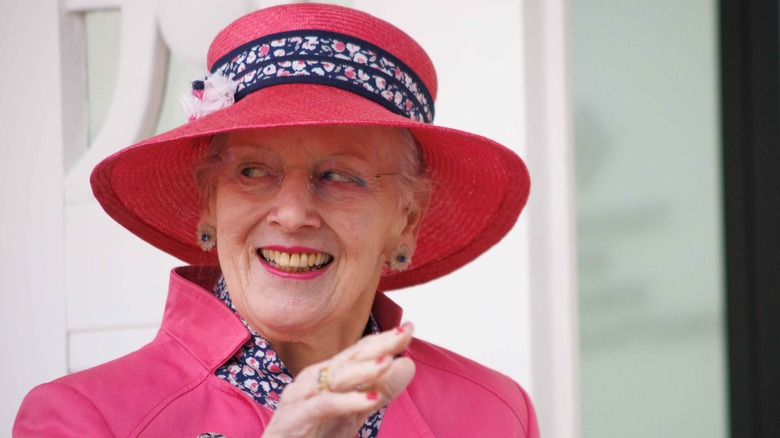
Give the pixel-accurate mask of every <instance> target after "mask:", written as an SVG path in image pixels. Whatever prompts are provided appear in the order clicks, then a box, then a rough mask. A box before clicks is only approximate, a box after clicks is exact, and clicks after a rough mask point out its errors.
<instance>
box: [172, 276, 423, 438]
mask: <svg viewBox="0 0 780 438" xmlns="http://www.w3.org/2000/svg"><path fill="white" fill-rule="evenodd" d="M220 275H221V271H220V269H219V267H218V266H183V267H180V268H176V269H174V270H172V271H171V279H170V286H169V293H168V301H167V303H166V304H165V312H164V314H163V322H162V327H161V329H160V330H161V331H164V332H166V333H168V334H169V335H170V336H171V337H173V338H174V339H176V341H178V342H179V343H180V344H181V345H182V346H183V347H184V348H186V349H187V351H189V352H190V353H191V354H192V355H193V357H195V358H196V359H197V360H198V361H199V362H200V363H201V364H203V366H204V367H206V368H207V369H208V370H209V371H210V372H212V373H213V372H214V370H216V369H217V368H218V367H219V366H220V365H222V364H223V363H225V362H226V361H227V360H228V359H229V358H230V356H232V355H233V354H234V353H235V352H236V351H238V349H239V348H241V346H242V345H243V344H244V343H245V342H246V341H247V340H248V339H249V337H250V334H249V331H248V330H247V329H246V327H245V326H244V324H243V323H242V322H241V320H240V319H239V318H238V317H237V316H236V315H235V314H234V313H233V312H232V311H231V310H230V309H228V308H227V306H225V304H224V303H223V302H222V301H220V300H219V299H218V298H217V297H215V296H214V295H213V294H212V293H211V290H212V289H213V288H214V285H216V283H217V280H218V279H219V276H220ZM371 311H372V313H373V315H374V318H375V319H376V321H377V323H378V324H379V326H380V327H381V328H382V329H383V330H388V329H391V328H394V327H398V325H400V323H401V318H402V317H403V311H402V309H401V307H400V306H398V305H397V304H396V303H394V302H393V301H392V300H390V299H389V298H387V297H386V296H385V294H384V293H381V292H379V293H377V294H376V297H375V299H374V304H373V307H372V309H371ZM404 355H405V356H406V355H407V353H404ZM412 384H414V382H412ZM395 436H403V437H418V438H432V437H433V433H432V432H431V430H430V429H429V428H428V425H427V424H426V422H425V420H424V419H423V418H422V416H421V415H420V412H419V411H418V410H417V407H416V406H415V404H414V401H413V400H412V398H411V397H410V396H409V392H408V391H404V392H403V393H401V394H400V395H399V396H398V398H396V399H395V400H393V402H392V403H390V405H389V406H388V408H387V411H386V413H385V417H384V419H383V420H382V427H381V428H380V429H379V437H395Z"/></svg>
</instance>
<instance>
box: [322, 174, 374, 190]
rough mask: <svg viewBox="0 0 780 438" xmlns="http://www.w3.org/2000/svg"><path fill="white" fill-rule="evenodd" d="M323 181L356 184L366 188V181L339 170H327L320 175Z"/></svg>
mask: <svg viewBox="0 0 780 438" xmlns="http://www.w3.org/2000/svg"><path fill="white" fill-rule="evenodd" d="M320 179H321V180H323V181H328V182H334V183H345V184H356V185H358V186H360V187H366V181H365V180H363V179H362V178H360V177H358V176H355V175H352V174H350V173H347V172H342V171H339V170H327V171H325V172H322V173H321V174H320Z"/></svg>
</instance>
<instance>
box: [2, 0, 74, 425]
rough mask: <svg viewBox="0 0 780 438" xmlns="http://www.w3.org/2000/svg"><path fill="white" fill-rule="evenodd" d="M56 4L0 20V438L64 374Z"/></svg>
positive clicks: (10, 10)
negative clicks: (42, 388)
mask: <svg viewBox="0 0 780 438" xmlns="http://www.w3.org/2000/svg"><path fill="white" fill-rule="evenodd" d="M59 32H60V18H59V4H58V2H56V1H45V2H5V4H4V5H3V13H2V14H0V59H3V65H4V68H2V69H0V84H2V99H0V121H1V122H0V124H1V125H0V126H2V129H0V150H2V155H0V156H1V157H2V158H0V175H2V184H0V202H2V205H3V207H2V213H0V230H1V231H0V232H2V237H1V238H0V241H1V242H2V245H0V251H2V261H0V281H2V288H0V334H1V335H0V336H2V338H1V339H2V340H0V358H2V361H0V388H2V390H1V391H0V435H2V436H10V431H11V425H12V423H13V420H14V417H15V416H16V411H17V410H18V408H19V404H20V403H21V400H22V397H23V396H24V395H25V393H26V392H27V391H29V390H30V388H31V387H32V386H34V385H35V384H37V383H41V382H43V381H47V380H51V379H53V378H55V377H58V376H61V375H63V374H65V372H66V363H67V357H66V329H65V326H66V324H65V295H64V294H63V289H62V283H63V278H64V268H63V265H64V261H63V232H62V231H63V201H62V180H63V172H64V170H63V169H64V163H63V144H62V112H63V107H62V95H61V91H60V90H61V84H60V80H61V75H60V46H59Z"/></svg>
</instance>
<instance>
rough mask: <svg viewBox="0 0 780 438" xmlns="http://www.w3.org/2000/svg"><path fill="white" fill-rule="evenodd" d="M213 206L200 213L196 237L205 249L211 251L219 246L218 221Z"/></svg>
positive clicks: (201, 247)
mask: <svg viewBox="0 0 780 438" xmlns="http://www.w3.org/2000/svg"><path fill="white" fill-rule="evenodd" d="M212 211H214V209H213V208H212V207H206V208H204V209H203V212H202V213H201V215H200V221H199V222H198V228H197V231H196V236H195V238H196V239H197V242H198V246H200V249H202V250H203V251H211V250H212V249H214V248H216V247H217V223H216V220H215V215H213V214H212V213H211V212H212Z"/></svg>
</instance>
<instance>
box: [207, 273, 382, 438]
mask: <svg viewBox="0 0 780 438" xmlns="http://www.w3.org/2000/svg"><path fill="white" fill-rule="evenodd" d="M214 295H216V296H217V298H219V299H220V300H221V301H222V302H223V303H225V305H226V306H228V307H229V308H230V309H231V310H232V311H233V312H236V313H237V311H236V308H235V306H234V305H233V302H232V301H231V299H230V294H229V293H228V290H227V284H226V283H225V278H224V277H221V278H220V279H219V281H218V282H217V285H216V286H215V287H214ZM241 322H243V323H244V325H245V326H246V327H247V329H249V332H250V333H251V335H252V336H251V337H250V338H249V340H248V341H247V342H246V344H244V346H243V347H241V349H240V350H238V351H237V352H236V354H235V355H233V357H231V358H230V359H229V360H228V361H227V362H226V363H225V364H223V365H222V366H221V367H219V368H217V370H216V371H215V374H216V375H217V376H218V377H220V378H222V379H225V380H227V381H228V382H230V383H231V384H233V385H234V386H236V387H238V388H239V389H240V390H241V391H243V392H245V393H247V394H248V395H249V396H250V397H252V399H254V400H255V401H256V402H258V403H260V404H261V405H263V406H265V407H267V408H269V409H271V410H276V407H277V406H278V405H279V400H280V398H281V395H282V391H283V390H284V388H285V387H286V386H287V385H288V384H290V383H292V382H293V376H292V374H291V373H290V371H289V370H288V369H287V367H285V366H284V363H282V360H281V359H279V356H277V355H276V352H275V351H274V350H273V348H272V347H271V346H270V345H269V344H268V342H267V341H266V340H265V339H263V337H262V336H260V335H259V334H258V333H257V332H255V331H254V330H253V329H252V328H251V327H250V326H249V324H247V322H246V321H245V320H244V319H243V318H241ZM366 333H379V325H378V324H377V323H376V321H375V320H374V317H373V316H372V317H370V318H369V321H368V325H367V326H366ZM385 409H386V408H385V407H382V408H381V409H379V410H378V411H376V412H374V413H373V414H371V415H370V416H369V417H368V419H366V421H365V423H363V427H362V428H361V429H360V431H359V432H358V435H357V436H358V437H359V438H375V437H376V436H377V434H378V433H379V426H380V424H381V423H382V418H383V417H384V414H385Z"/></svg>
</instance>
